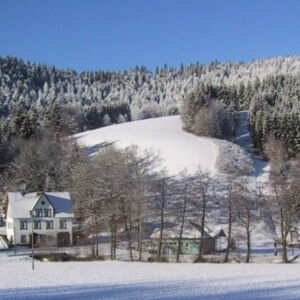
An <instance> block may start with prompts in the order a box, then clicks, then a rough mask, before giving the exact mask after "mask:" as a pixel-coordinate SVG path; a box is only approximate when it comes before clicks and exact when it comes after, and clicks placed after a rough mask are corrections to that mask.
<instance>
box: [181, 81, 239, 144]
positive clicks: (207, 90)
mask: <svg viewBox="0 0 300 300" xmlns="http://www.w3.org/2000/svg"><path fill="white" fill-rule="evenodd" d="M235 108H237V96H236V90H235V89H234V88H226V87H225V86H212V85H199V86H198V87H197V88H196V89H195V91H194V92H192V93H191V94H189V95H188V96H187V97H186V98H185V100H184V102H183V107H182V113H181V118H182V122H183V127H184V129H185V130H187V131H189V132H193V133H195V134H197V135H200V136H210V137H216V138H225V139H230V138H232V137H233V135H234V130H235Z"/></svg>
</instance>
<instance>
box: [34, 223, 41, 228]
mask: <svg viewBox="0 0 300 300" xmlns="http://www.w3.org/2000/svg"><path fill="white" fill-rule="evenodd" d="M41 228H42V227H41V221H34V229H41Z"/></svg>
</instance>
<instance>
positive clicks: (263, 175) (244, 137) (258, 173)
mask: <svg viewBox="0 0 300 300" xmlns="http://www.w3.org/2000/svg"><path fill="white" fill-rule="evenodd" d="M248 120H249V113H248V112H247V111H240V112H239V121H238V122H239V125H238V127H237V129H236V138H235V141H234V142H235V143H236V144H238V145H239V146H240V147H241V148H243V149H244V150H245V151H246V152H247V153H249V154H250V156H251V158H252V160H253V167H254V176H255V177H256V182H257V183H258V182H260V183H261V184H263V183H266V182H267V181H268V180H269V169H270V166H269V163H268V162H266V161H264V160H261V159H259V158H258V157H257V156H255V155H254V152H253V141H252V138H251V134H250V132H249V128H248Z"/></svg>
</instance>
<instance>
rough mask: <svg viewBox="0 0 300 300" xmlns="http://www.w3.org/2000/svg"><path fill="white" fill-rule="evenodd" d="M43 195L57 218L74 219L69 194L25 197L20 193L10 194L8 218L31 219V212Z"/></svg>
mask: <svg viewBox="0 0 300 300" xmlns="http://www.w3.org/2000/svg"><path fill="white" fill-rule="evenodd" d="M43 194H44V195H45V196H46V198H47V199H48V201H49V202H50V203H51V205H52V206H53V208H54V210H55V216H56V217H62V218H68V217H74V214H73V205H72V201H71V198H70V193H68V192H51V193H48V192H46V193H41V192H38V193H28V194H24V195H22V194H21V193H19V192H11V193H8V194H7V196H8V207H7V217H11V218H30V217H31V216H30V211H31V210H32V209H33V208H34V206H35V204H36V203H37V201H38V200H39V199H40V197H41V196H42V195H43Z"/></svg>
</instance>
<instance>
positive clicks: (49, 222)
mask: <svg viewBox="0 0 300 300" xmlns="http://www.w3.org/2000/svg"><path fill="white" fill-rule="evenodd" d="M46 229H53V221H46Z"/></svg>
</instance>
